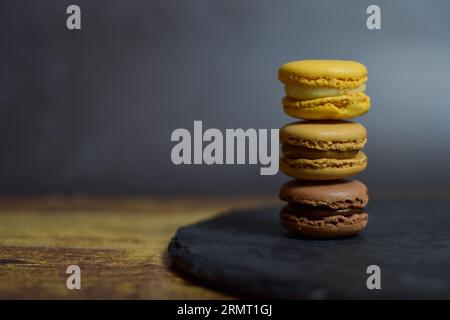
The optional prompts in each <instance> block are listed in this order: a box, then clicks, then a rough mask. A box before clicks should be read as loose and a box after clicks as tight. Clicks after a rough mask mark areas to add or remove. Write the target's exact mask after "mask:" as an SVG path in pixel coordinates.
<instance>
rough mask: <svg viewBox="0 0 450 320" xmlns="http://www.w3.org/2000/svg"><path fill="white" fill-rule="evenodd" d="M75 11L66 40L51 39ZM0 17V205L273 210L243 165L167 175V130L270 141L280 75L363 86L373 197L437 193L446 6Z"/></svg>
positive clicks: (202, 2) (23, 11)
mask: <svg viewBox="0 0 450 320" xmlns="http://www.w3.org/2000/svg"><path fill="white" fill-rule="evenodd" d="M69 4H78V5H79V6H80V7H81V10H82V30H81V31H69V30H67V28H66V22H65V21H66V17H67V15H66V13H65V12H66V8H67V6H68V5H69ZM369 4H375V2H373V1H351V0H348V1H347V0H345V1H342V0H341V1H333V0H329V1H299V0H292V1H285V0H283V1H272V0H247V1H241V0H228V1H219V0H208V1H207V0H191V1H167V0H152V1H111V0H108V1H106V0H104V1H99V0H95V1H92V0H90V1H82V0H77V1H49V0H45V1H31V0H30V1H24V0H19V1H6V0H1V1H0V26H1V27H0V58H1V60H0V154H1V157H0V159H1V166H0V195H3V196H9V195H57V194H64V195H65V194H87V195H116V194H117V195H119V194H123V195H196V194H197V195H211V196H213V195H222V194H268V195H275V194H277V192H278V189H279V186H280V184H281V183H282V182H283V181H285V180H287V178H286V177H284V176H283V175H282V174H281V173H279V174H278V175H277V176H260V175H259V165H253V166H252V165H246V166H244V165H233V166H230V165H229V166H226V165H222V166H217V165H216V166H206V165H202V166H195V165H191V166H186V165H184V166H175V165H173V164H172V162H171V160H170V151H171V149H172V147H173V145H174V143H172V142H171V141H170V134H171V132H172V131H173V130H174V129H176V128H187V129H189V130H192V126H193V121H194V120H202V121H203V126H204V129H206V128H211V127H214V128H219V129H221V130H225V128H244V129H246V128H280V127H281V126H282V125H284V124H285V123H287V122H291V121H292V120H291V118H289V117H288V116H286V115H285V114H284V113H283V111H282V108H281V98H282V96H283V87H282V85H281V84H280V83H279V82H278V80H277V71H278V68H279V66H280V65H281V64H283V63H285V62H287V61H291V60H298V59H307V58H313V59H327V58H331V59H354V60H358V61H361V62H362V63H364V64H366V65H367V67H368V70H369V81H368V91H367V92H368V94H369V95H370V96H371V98H372V109H371V111H370V113H368V114H367V115H365V116H364V117H361V118H358V119H356V121H359V122H361V123H362V124H363V125H365V126H366V128H367V130H368V134H369V139H368V144H367V146H366V149H365V150H366V153H367V155H368V157H369V167H368V169H367V170H366V171H365V172H364V173H363V174H361V175H359V178H360V179H361V180H362V181H364V182H365V183H366V184H367V185H368V186H369V188H370V189H371V191H372V192H374V193H377V192H379V193H396V192H399V191H402V192H403V191H408V192H416V193H421V192H435V191H436V190H449V189H450V167H449V161H450V143H449V137H450V126H449V124H448V121H449V119H450V107H449V105H448V98H447V95H448V94H447V93H448V92H449V90H450V87H449V78H448V77H449V76H448V75H449V72H450V59H449V57H450V38H449V30H450V19H449V16H448V15H449V13H450V2H448V1H444V0H441V1H437V0H435V1H425V0H422V1H409V0H408V1H407V0H404V1H398V0H396V1H376V4H378V5H379V6H380V7H381V10H382V29H381V30H375V31H370V30H368V29H367V28H366V18H367V14H366V8H367V6H368V5H369Z"/></svg>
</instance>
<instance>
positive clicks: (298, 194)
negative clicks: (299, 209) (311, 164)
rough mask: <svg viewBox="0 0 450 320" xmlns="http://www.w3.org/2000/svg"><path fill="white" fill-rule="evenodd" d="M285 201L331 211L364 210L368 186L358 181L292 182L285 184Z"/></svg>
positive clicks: (283, 194)
mask: <svg viewBox="0 0 450 320" xmlns="http://www.w3.org/2000/svg"><path fill="white" fill-rule="evenodd" d="M279 197H280V199H281V200H283V201H287V202H293V203H298V204H302V205H310V206H323V207H328V208H330V209H335V210H339V209H349V208H359V209H361V208H364V207H365V206H366V205H367V203H368V202H369V195H368V190H367V186H366V185H365V184H363V183H362V182H360V181H358V180H332V181H308V180H291V181H288V182H286V183H285V184H283V186H282V187H281V189H280V194H279Z"/></svg>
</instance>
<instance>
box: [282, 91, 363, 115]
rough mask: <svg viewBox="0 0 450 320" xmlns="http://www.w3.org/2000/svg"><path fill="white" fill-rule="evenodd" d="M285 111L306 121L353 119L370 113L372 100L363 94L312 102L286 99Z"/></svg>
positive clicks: (345, 95) (349, 94) (311, 100)
mask: <svg viewBox="0 0 450 320" xmlns="http://www.w3.org/2000/svg"><path fill="white" fill-rule="evenodd" d="M283 110H284V112H285V113H286V114H288V115H289V116H291V117H294V118H300V119H305V120H320V119H330V120H333V119H352V118H356V117H359V116H362V115H364V114H366V113H367V112H369V110H370V98H369V96H367V95H366V94H364V93H362V92H356V93H347V94H344V95H340V96H334V97H327V98H319V99H310V100H296V99H293V98H290V97H284V98H283Z"/></svg>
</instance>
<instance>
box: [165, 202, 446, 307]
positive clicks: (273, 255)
mask: <svg viewBox="0 0 450 320" xmlns="http://www.w3.org/2000/svg"><path fill="white" fill-rule="evenodd" d="M280 207H281V206H280ZM280 207H272V208H268V207H266V208H259V209H253V210H245V209H243V210H237V211H234V212H230V213H226V214H223V215H220V216H218V217H216V218H214V219H211V220H208V221H205V222H201V223H198V224H195V225H191V226H187V227H184V228H181V229H180V230H178V232H177V234H176V235H175V237H174V238H173V239H172V241H171V243H170V245H169V255H170V256H171V258H172V260H173V262H174V263H175V265H176V266H178V267H179V268H181V269H182V270H184V271H185V272H187V273H188V274H190V275H193V276H194V277H196V278H198V279H200V280H202V281H203V282H205V283H207V284H208V285H210V286H213V287H214V288H216V289H218V290H222V291H225V292H228V293H231V294H234V295H236V296H239V297H244V298H286V299H328V298H337V299H353V298H358V299H363V298H369V299H379V298H382V299H393V298H403V299H409V298H419V299H420V298H447V299H449V298H450V202H449V201H440V202H439V201H438V202H436V201H433V202H423V201H422V202H421V201H413V202H409V204H406V202H405V203H398V202H376V201H373V202H372V203H371V204H370V205H369V207H368V210H367V212H369V226H368V227H367V229H366V230H364V231H363V232H362V233H361V234H359V235H357V236H355V237H351V238H346V239H333V240H311V239H302V238H299V237H296V236H293V235H291V234H290V233H288V232H287V231H284V229H282V227H281V226H280V225H279V222H278V212H279V209H280ZM372 264H376V265H379V266H380V268H381V290H368V289H367V286H366V280H367V278H368V276H369V275H368V274H367V273H366V269H367V267H368V266H369V265H372Z"/></svg>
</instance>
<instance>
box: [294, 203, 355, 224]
mask: <svg viewBox="0 0 450 320" xmlns="http://www.w3.org/2000/svg"><path fill="white" fill-rule="evenodd" d="M287 210H289V213H291V214H293V215H295V216H298V217H303V218H306V219H308V220H321V219H324V218H327V217H333V216H343V217H349V216H352V215H354V214H362V213H364V209H362V208H347V209H331V208H328V207H326V206H309V205H304V204H300V203H295V202H289V203H288V205H287Z"/></svg>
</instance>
